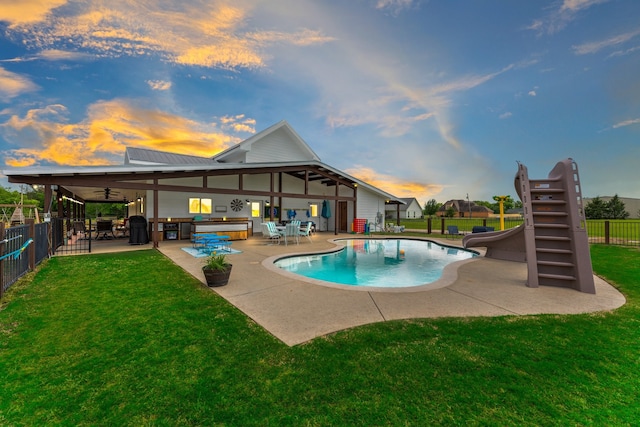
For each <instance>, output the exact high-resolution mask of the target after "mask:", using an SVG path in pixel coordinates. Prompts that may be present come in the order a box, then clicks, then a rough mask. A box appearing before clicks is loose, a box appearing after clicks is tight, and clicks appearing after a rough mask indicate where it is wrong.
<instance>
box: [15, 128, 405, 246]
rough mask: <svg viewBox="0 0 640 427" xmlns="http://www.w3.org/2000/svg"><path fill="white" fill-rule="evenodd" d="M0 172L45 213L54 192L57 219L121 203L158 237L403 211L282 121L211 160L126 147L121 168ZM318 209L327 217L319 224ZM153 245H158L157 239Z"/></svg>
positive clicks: (325, 227)
mask: <svg viewBox="0 0 640 427" xmlns="http://www.w3.org/2000/svg"><path fill="white" fill-rule="evenodd" d="M3 173H4V174H5V175H6V176H7V177H8V178H9V182H13V183H25V184H30V185H34V184H39V185H43V186H44V188H45V206H50V205H51V204H50V201H51V199H52V197H53V194H54V192H55V195H56V197H57V198H58V200H59V203H58V206H59V208H58V212H57V216H60V217H67V218H72V217H73V218H82V217H84V212H83V206H84V203H85V202H111V203H113V202H118V201H121V202H123V203H126V204H128V206H129V215H140V216H144V217H145V218H146V219H147V221H148V222H149V223H150V224H151V225H152V229H153V230H156V231H158V232H161V231H162V230H163V226H166V225H167V224H170V223H172V222H178V223H179V226H180V229H183V228H185V229H186V227H185V226H188V225H189V224H191V225H193V222H194V221H195V222H197V221H207V220H210V221H217V222H223V221H224V222H225V223H226V224H229V223H231V222H233V221H237V222H242V223H246V224H248V227H249V235H250V234H251V233H252V232H253V230H256V231H258V230H260V223H261V222H264V221H265V220H275V221H282V220H286V219H288V218H289V217H291V216H295V218H296V219H300V220H302V221H307V220H309V221H313V222H314V223H315V225H316V228H317V229H318V230H320V231H332V232H335V233H338V232H349V231H351V228H352V224H354V222H356V221H355V220H356V219H359V220H363V219H366V220H367V221H369V222H371V223H376V222H379V221H380V218H381V216H382V213H383V212H384V211H385V205H394V207H397V205H403V202H402V200H401V199H398V198H397V197H395V196H393V195H391V194H389V193H387V192H385V191H382V190H380V189H379V188H376V187H374V186H372V185H370V184H368V183H366V182H364V181H361V180H359V179H357V178H355V177H352V176H350V175H348V174H346V173H344V172H342V171H340V170H338V169H336V168H334V167H332V166H330V165H328V164H326V163H323V162H322V161H321V160H320V158H319V157H318V156H317V155H316V154H315V153H314V151H313V150H312V149H311V148H310V147H309V146H308V145H307V144H306V143H305V142H304V141H303V140H302V138H301V137H300V136H299V135H298V134H297V133H296V132H295V131H294V130H293V128H292V127H291V126H290V125H289V124H288V123H287V122H286V121H281V122H279V123H277V124H275V125H273V126H271V127H269V128H268V129H265V130H263V131H262V132H260V133H258V134H256V135H254V136H252V137H251V138H248V139H247V140H245V141H243V142H241V143H239V144H237V145H235V146H234V147H232V148H229V149H228V150H225V151H223V152H221V153H219V154H217V155H215V156H214V157H212V158H204V157H197V156H190V155H184V154H175V153H166V152H161V151H155V150H148V149H140V148H133V147H129V148H127V150H126V153H125V159H124V164H123V165H116V166H95V167H72V166H69V167H51V166H46V167H24V168H14V169H8V170H5V171H3ZM63 200H66V203H65V202H63ZM324 205H326V206H327V209H326V210H328V211H329V215H325V216H324V217H323V216H322V213H323V209H322V207H323V206H324ZM55 214H56V213H53V215H54V216H56V215H55ZM358 222H360V221H358ZM182 234H183V235H184V234H186V232H183V233H182ZM152 238H153V241H154V244H155V245H157V244H158V241H159V240H162V233H153V234H152Z"/></svg>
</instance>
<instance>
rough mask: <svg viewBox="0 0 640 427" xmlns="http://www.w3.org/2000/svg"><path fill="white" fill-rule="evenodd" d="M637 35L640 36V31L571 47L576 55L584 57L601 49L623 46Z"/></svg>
mask: <svg viewBox="0 0 640 427" xmlns="http://www.w3.org/2000/svg"><path fill="white" fill-rule="evenodd" d="M638 35H640V30H636V31H630V32H628V33H624V34H619V35H617V36H614V37H610V38H608V39H605V40H601V41H596V42H589V43H583V44H581V45H577V46H572V49H573V52H574V53H575V54H576V55H586V54H590V53H596V52H598V51H600V50H602V49H606V48H609V47H613V46H618V45H620V44H623V43H625V42H627V41H629V40H631V39H633V38H635V37H636V36H638Z"/></svg>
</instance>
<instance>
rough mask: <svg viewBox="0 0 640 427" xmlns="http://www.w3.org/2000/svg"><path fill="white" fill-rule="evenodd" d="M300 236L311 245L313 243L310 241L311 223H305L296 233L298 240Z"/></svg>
mask: <svg viewBox="0 0 640 427" xmlns="http://www.w3.org/2000/svg"><path fill="white" fill-rule="evenodd" d="M300 236H304V237H306V238H307V239H309V242H311V243H312V242H313V241H312V240H311V221H309V222H307V225H305V226H304V227H302V228H301V229H300V231H299V232H298V239H299V238H300Z"/></svg>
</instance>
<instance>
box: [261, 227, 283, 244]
mask: <svg viewBox="0 0 640 427" xmlns="http://www.w3.org/2000/svg"><path fill="white" fill-rule="evenodd" d="M262 236H263V237H264V238H265V239H268V240H269V241H270V242H272V241H274V240H275V241H277V242H278V244H280V238H281V237H282V235H281V234H280V233H279V232H278V230H277V229H276V224H275V223H273V222H263V223H262Z"/></svg>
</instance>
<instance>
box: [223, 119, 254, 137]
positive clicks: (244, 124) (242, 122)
mask: <svg viewBox="0 0 640 427" xmlns="http://www.w3.org/2000/svg"><path fill="white" fill-rule="evenodd" d="M220 123H221V126H220V129H222V130H232V131H233V132H236V133H243V132H244V133H251V134H253V133H256V120H255V119H249V118H246V117H245V116H244V114H238V115H237V116H224V117H222V118H221V119H220Z"/></svg>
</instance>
